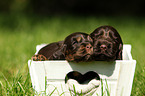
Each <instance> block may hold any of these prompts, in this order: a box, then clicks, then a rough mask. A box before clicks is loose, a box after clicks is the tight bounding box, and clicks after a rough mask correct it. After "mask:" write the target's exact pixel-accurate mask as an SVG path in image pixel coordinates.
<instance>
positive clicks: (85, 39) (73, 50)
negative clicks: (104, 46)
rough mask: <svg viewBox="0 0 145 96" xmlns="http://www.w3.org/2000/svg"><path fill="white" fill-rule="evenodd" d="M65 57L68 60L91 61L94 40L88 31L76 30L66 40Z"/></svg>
mask: <svg viewBox="0 0 145 96" xmlns="http://www.w3.org/2000/svg"><path fill="white" fill-rule="evenodd" d="M64 45H65V46H66V47H65V48H66V49H65V59H66V60H68V61H75V62H80V61H89V60H90V56H91V55H92V53H93V40H92V39H91V38H90V36H89V35H88V34H86V33H82V32H76V33H72V34H70V35H69V36H67V37H66V38H65V40H64Z"/></svg>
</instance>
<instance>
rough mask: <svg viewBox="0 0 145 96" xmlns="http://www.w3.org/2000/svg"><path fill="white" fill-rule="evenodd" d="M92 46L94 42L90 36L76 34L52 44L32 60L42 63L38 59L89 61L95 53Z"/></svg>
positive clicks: (80, 33)
mask: <svg viewBox="0 0 145 96" xmlns="http://www.w3.org/2000/svg"><path fill="white" fill-rule="evenodd" d="M92 44H93V40H92V39H91V38H90V36H89V35H88V34H86V33H82V32H75V33H72V34H70V35H69V36H67V37H66V38H65V40H64V41H60V42H55V43H51V44H48V45H47V46H45V47H43V48H42V49H40V51H39V52H38V55H34V56H33V57H32V59H33V60H37V61H40V60H38V58H37V57H42V58H45V57H46V58H47V60H67V61H75V62H80V61H89V59H90V56H91V55H92V53H93V45H92ZM39 55H41V56H39ZM43 56H44V57H43ZM39 59H41V58H39ZM42 60H43V59H42Z"/></svg>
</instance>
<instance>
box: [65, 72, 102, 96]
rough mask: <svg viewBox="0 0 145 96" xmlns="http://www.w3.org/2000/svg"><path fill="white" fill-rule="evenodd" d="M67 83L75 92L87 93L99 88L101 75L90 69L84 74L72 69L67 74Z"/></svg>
mask: <svg viewBox="0 0 145 96" xmlns="http://www.w3.org/2000/svg"><path fill="white" fill-rule="evenodd" d="M65 83H66V85H67V86H68V88H69V90H70V91H71V92H72V93H73V94H83V95H84V94H85V95H86V94H90V93H93V92H95V91H96V90H97V88H98V87H99V85H100V76H99V75H98V74H97V73H96V72H94V71H89V72H87V73H85V74H84V75H83V74H81V73H80V72H77V71H71V72H69V73H68V74H67V75H66V77H65Z"/></svg>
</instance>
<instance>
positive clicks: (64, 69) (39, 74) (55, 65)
mask: <svg viewBox="0 0 145 96" xmlns="http://www.w3.org/2000/svg"><path fill="white" fill-rule="evenodd" d="M43 46H45V45H38V46H37V47H36V54H37V52H38V51H39V50H40V48H42V47H43ZM28 66H29V71H30V76H31V81H32V85H33V88H34V89H35V90H36V91H37V92H38V93H43V92H44V91H45V90H46V93H47V94H50V93H52V92H53V90H54V89H55V88H57V90H55V91H54V93H53V95H52V96H59V95H60V94H61V93H63V92H65V93H64V94H63V95H65V96H69V95H70V92H69V90H68V88H67V87H66V84H65V76H66V74H67V73H69V72H71V71H79V72H80V73H82V74H84V73H86V72H88V71H95V72H97V73H98V74H99V75H100V77H101V79H102V80H103V84H104V85H105V84H106V82H105V80H107V83H108V86H109V88H108V89H109V92H110V96H130V94H131V89H132V84H133V78H134V72H135V67H136V60H133V59H132V56H131V45H124V46H123V60H116V61H114V62H105V61H93V62H81V63H75V62H67V61H66V60H61V61H58V60H57V61H32V60H29V61H28ZM46 81H47V84H45V82H46ZM46 86H47V87H46ZM96 93H97V94H99V95H101V87H100V88H98V90H97V91H96V92H95V93H94V94H93V96H96Z"/></svg>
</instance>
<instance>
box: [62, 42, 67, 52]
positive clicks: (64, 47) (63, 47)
mask: <svg viewBox="0 0 145 96" xmlns="http://www.w3.org/2000/svg"><path fill="white" fill-rule="evenodd" d="M66 47H67V45H66V44H63V45H62V47H61V49H62V52H63V53H65V51H66Z"/></svg>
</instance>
